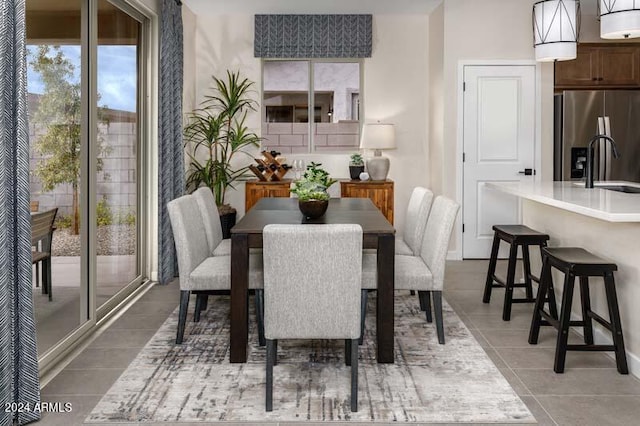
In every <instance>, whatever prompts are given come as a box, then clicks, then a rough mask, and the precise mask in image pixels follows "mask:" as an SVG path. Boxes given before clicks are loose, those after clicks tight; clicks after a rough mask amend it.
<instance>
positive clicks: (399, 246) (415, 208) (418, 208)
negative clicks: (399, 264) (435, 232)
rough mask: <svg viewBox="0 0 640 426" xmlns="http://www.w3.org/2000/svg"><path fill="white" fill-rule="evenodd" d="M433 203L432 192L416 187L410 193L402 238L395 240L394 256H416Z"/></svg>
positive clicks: (418, 252)
mask: <svg viewBox="0 0 640 426" xmlns="http://www.w3.org/2000/svg"><path fill="white" fill-rule="evenodd" d="M432 203H433V192H431V191H430V190H428V189H427V188H423V187H421V186H417V187H415V188H414V189H413V191H412V192H411V197H410V198H409V204H408V206H407V215H406V219H405V225H404V233H403V235H402V238H396V254H400V255H405V256H418V255H419V254H420V245H421V243H422V236H423V235H424V230H425V228H426V226H427V218H428V217H429V211H430V210H431V204H432Z"/></svg>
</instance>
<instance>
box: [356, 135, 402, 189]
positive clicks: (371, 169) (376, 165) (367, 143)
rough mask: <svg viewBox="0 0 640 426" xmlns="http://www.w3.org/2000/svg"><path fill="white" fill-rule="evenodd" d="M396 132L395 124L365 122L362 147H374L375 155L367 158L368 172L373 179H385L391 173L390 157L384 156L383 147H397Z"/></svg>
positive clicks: (361, 139) (361, 141) (361, 140)
mask: <svg viewBox="0 0 640 426" xmlns="http://www.w3.org/2000/svg"><path fill="white" fill-rule="evenodd" d="M395 147H396V132H395V129H394V127H393V124H384V123H371V124H365V125H364V127H363V129H362V137H361V138H360V148H364V149H373V150H374V154H373V155H374V156H373V157H372V158H369V159H367V172H368V173H369V176H370V177H371V180H385V179H386V178H387V174H388V173H389V159H388V158H387V157H383V156H382V150H383V149H395Z"/></svg>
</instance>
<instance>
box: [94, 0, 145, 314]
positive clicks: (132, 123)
mask: <svg viewBox="0 0 640 426" xmlns="http://www.w3.org/2000/svg"><path fill="white" fill-rule="evenodd" d="M141 34H142V23H141V22H140V21H138V20H136V19H134V18H133V17H131V16H130V15H129V14H127V13H126V12H124V11H123V10H121V9H120V8H118V7H116V6H115V5H114V4H113V3H111V2H109V1H107V0H99V1H98V46H97V64H98V67H97V88H98V114H97V116H98V127H99V131H98V136H97V141H96V147H97V149H96V152H97V157H98V158H97V174H96V206H95V208H96V221H97V223H96V225H97V235H96V254H97V263H96V268H97V274H96V275H97V278H96V279H97V282H96V284H97V288H96V306H97V307H98V308H99V307H100V306H102V305H104V303H105V302H107V301H108V300H110V299H111V298H112V297H113V296H114V295H116V294H117V293H119V292H120V291H121V290H123V289H124V288H125V287H127V285H129V284H130V283H131V282H133V281H134V280H136V279H138V278H139V277H140V262H139V260H138V259H139V254H140V253H139V252H140V250H139V247H140V241H139V236H140V232H139V231H140V226H141V225H140V220H139V217H140V215H139V205H140V198H141V197H140V186H139V176H140V170H139V164H140V162H139V158H138V155H139V152H140V131H139V128H140V126H139V125H140V109H139V98H140V93H139V92H140V75H141V73H140V69H139V67H140V64H139V59H138V58H139V57H140V42H141Z"/></svg>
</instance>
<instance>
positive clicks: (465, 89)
mask: <svg viewBox="0 0 640 426" xmlns="http://www.w3.org/2000/svg"><path fill="white" fill-rule="evenodd" d="M462 91H463V92H466V91H467V82H466V81H463V82H462Z"/></svg>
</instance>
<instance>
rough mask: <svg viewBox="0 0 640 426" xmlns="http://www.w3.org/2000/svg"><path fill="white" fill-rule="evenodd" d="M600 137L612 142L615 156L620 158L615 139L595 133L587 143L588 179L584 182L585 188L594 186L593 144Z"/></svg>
mask: <svg viewBox="0 0 640 426" xmlns="http://www.w3.org/2000/svg"><path fill="white" fill-rule="evenodd" d="M600 139H604V140H607V141H609V142H611V148H612V150H613V158H620V153H619V152H618V147H617V146H616V141H614V140H613V138H612V137H610V136H607V135H595V136H594V137H593V138H591V140H590V141H589V142H588V145H587V181H586V182H585V184H584V187H585V188H593V144H594V142H596V141H598V140H600Z"/></svg>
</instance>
